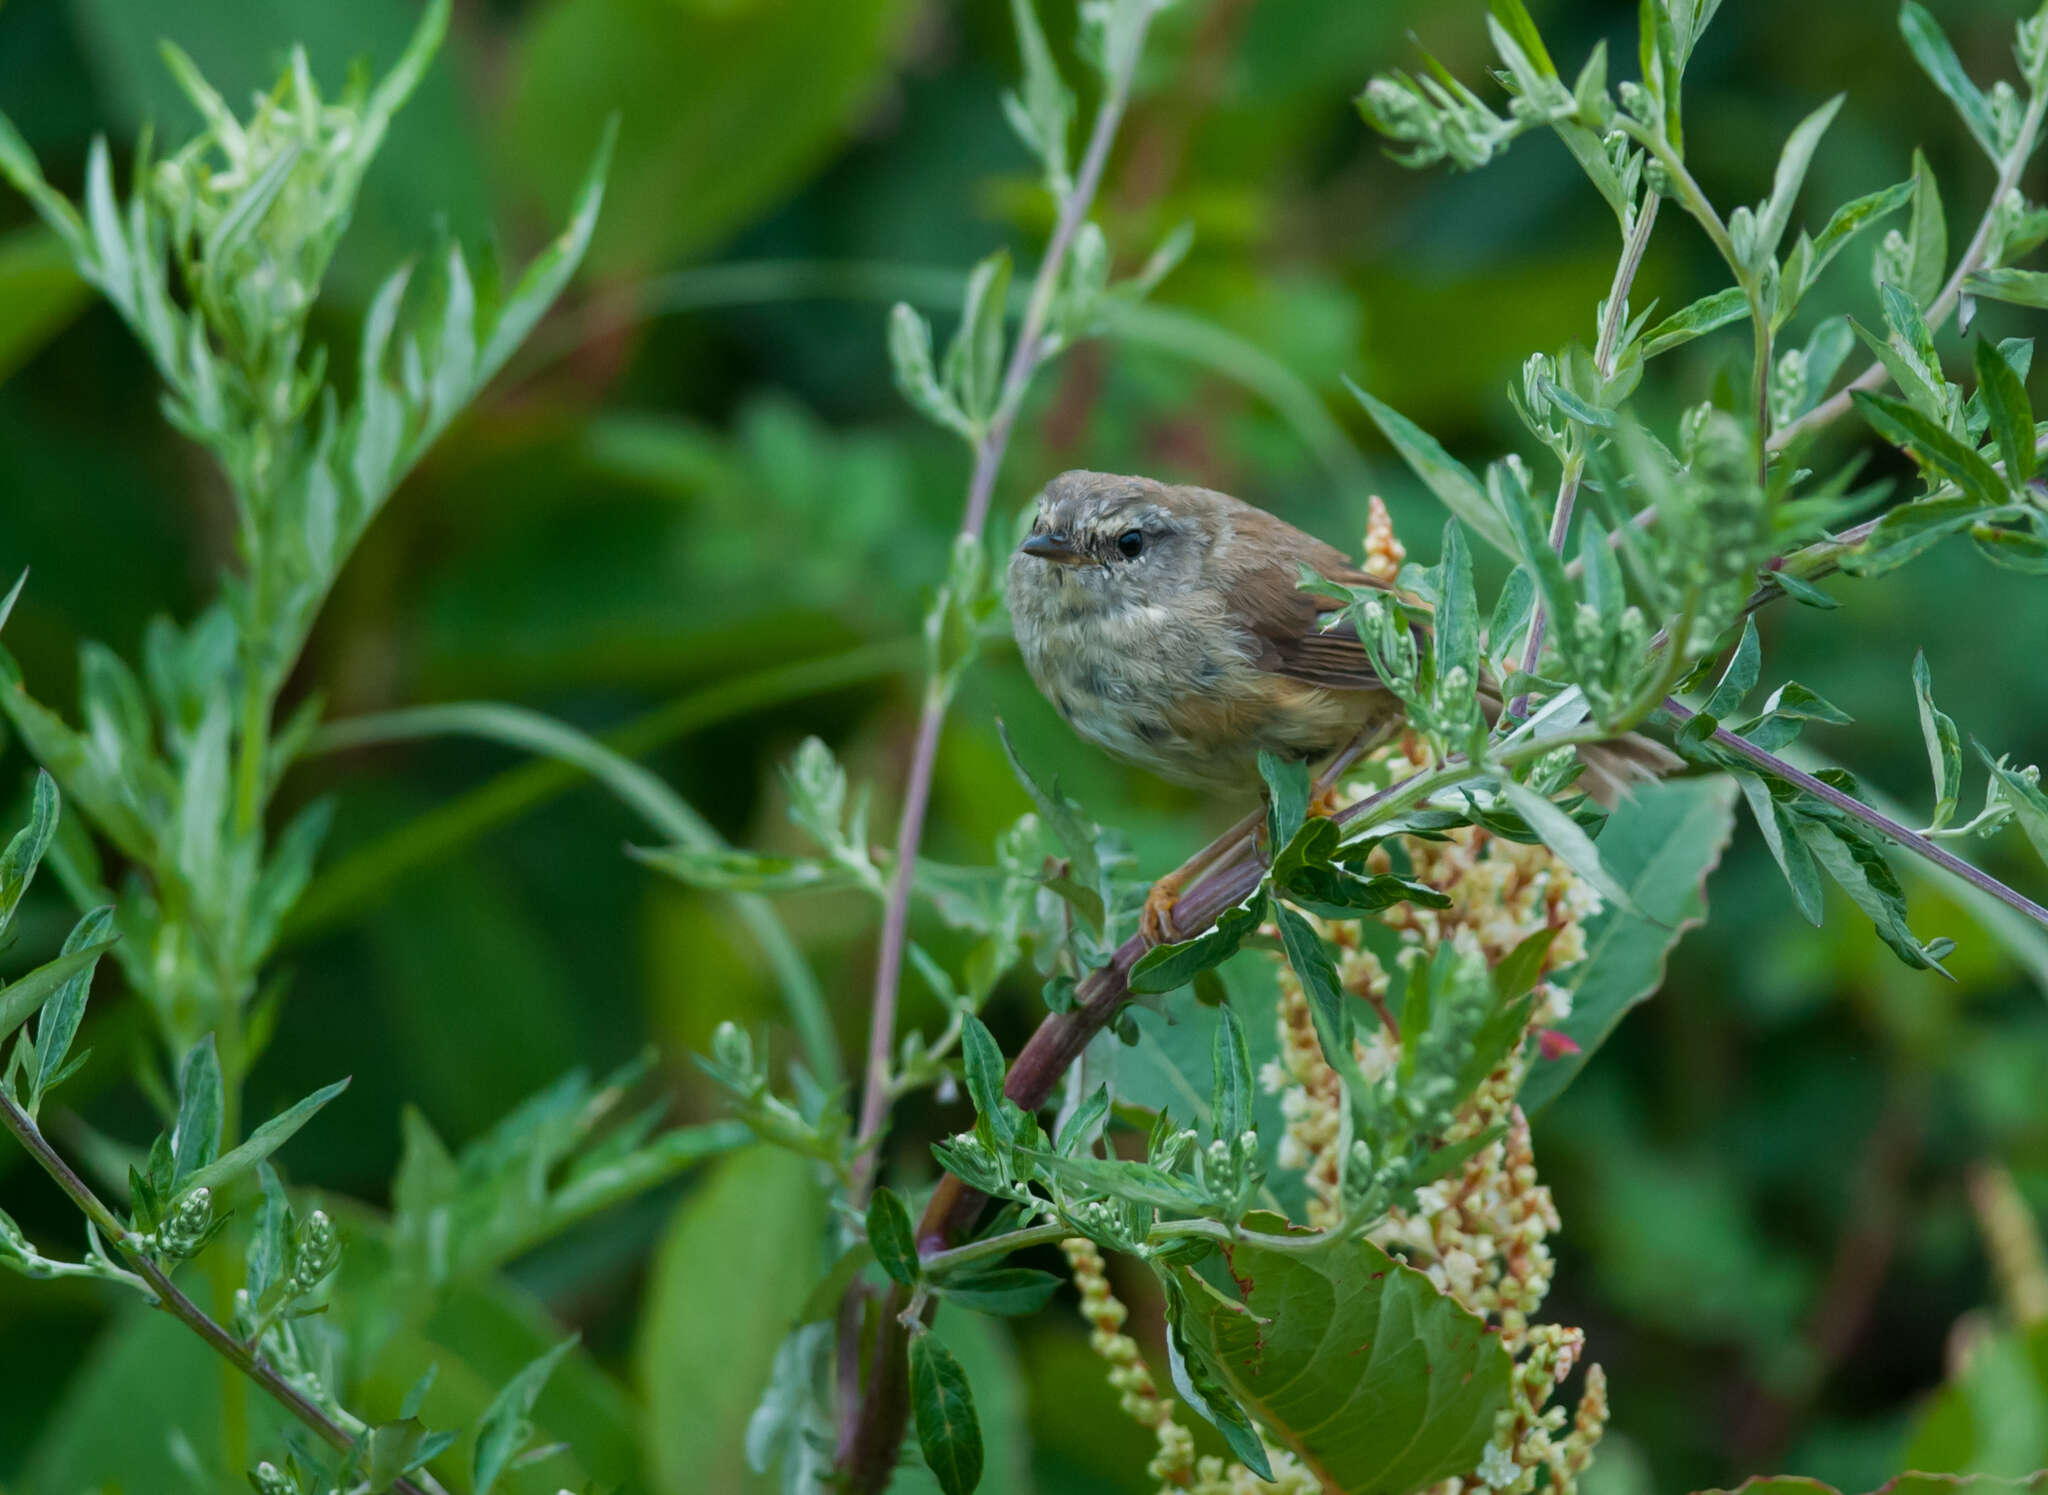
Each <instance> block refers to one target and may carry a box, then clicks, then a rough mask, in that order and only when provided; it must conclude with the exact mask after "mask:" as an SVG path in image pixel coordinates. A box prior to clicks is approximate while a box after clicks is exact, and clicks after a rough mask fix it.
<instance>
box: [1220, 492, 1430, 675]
mask: <svg viewBox="0 0 2048 1495" xmlns="http://www.w3.org/2000/svg"><path fill="white" fill-rule="evenodd" d="M1231 522H1232V526H1233V528H1234V529H1235V531H1236V534H1235V536H1234V537H1233V538H1234V541H1235V543H1233V544H1232V545H1231V546H1230V547H1229V551H1228V553H1227V555H1226V556H1225V557H1223V559H1224V561H1225V562H1226V564H1227V565H1228V570H1229V571H1230V572H1231V573H1232V574H1231V575H1229V576H1228V577H1227V581H1228V586H1227V595H1228V596H1229V598H1230V607H1231V611H1232V613H1233V614H1234V616H1235V617H1236V619H1237V621H1238V623H1239V624H1240V625H1241V626H1242V627H1243V628H1244V629H1245V631H1246V632H1247V633H1249V634H1250V635H1251V637H1252V639H1253V641H1254V645H1255V647H1256V649H1257V651H1258V652H1257V653H1256V654H1255V656H1254V658H1253V663H1254V664H1256V665H1257V666H1258V667H1259V668H1260V669H1262V670H1265V671H1267V672H1268V673H1270V674H1274V675H1282V676H1285V677H1287V678H1288V679H1291V680H1300V681H1303V682H1305V683H1306V684H1309V685H1320V686H1322V687H1324V688H1325V689H1328V690H1383V689H1385V687H1384V686H1382V685H1381V684H1380V677H1379V673H1378V672H1377V671H1376V670H1374V669H1373V667H1372V660H1371V659H1370V658H1368V657H1367V655H1366V652H1365V646H1364V645H1363V644H1362V643H1360V642H1359V639H1358V630H1357V629H1356V628H1354V627H1353V626H1352V625H1351V624H1350V623H1348V622H1333V621H1332V620H1331V619H1330V617H1329V616H1328V615H1329V614H1330V613H1332V612H1334V611H1336V609H1337V604H1336V603H1334V602H1331V601H1330V600H1329V599H1327V598H1323V597H1317V596H1315V595H1313V594H1311V593H1309V592H1304V591H1302V590H1301V588H1300V586H1299V585H1298V582H1299V581H1300V578H1301V572H1300V566H1301V565H1302V564H1306V565H1308V566H1309V567H1311V568H1312V569H1314V570H1315V571H1316V572H1317V573H1318V574H1319V575H1321V576H1324V577H1326V578H1328V579H1329V580H1331V581H1335V582H1342V583H1344V584H1345V585H1347V586H1358V587H1379V588H1381V589H1382V590H1386V591H1391V590H1392V588H1391V587H1389V586H1388V585H1387V584H1386V583H1385V582H1383V581H1381V580H1379V579H1378V578H1377V577H1373V576H1368V575H1367V574H1366V573H1365V572H1363V571H1360V570H1359V569H1358V567H1357V566H1356V565H1354V564H1353V563H1352V561H1351V559H1350V558H1349V557H1348V556H1346V555H1345V554H1344V553H1343V552H1342V551H1340V550H1338V549H1337V548H1336V547H1335V546H1332V545H1325V544H1324V543H1323V542H1322V541H1320V540H1317V539H1314V538H1312V537H1311V536H1308V535H1305V534H1303V533H1302V532H1301V531H1300V530H1297V529H1295V528H1294V527H1293V526H1292V525H1290V524H1288V523H1286V522H1285V521H1284V520H1280V519H1276V518H1274V517H1273V516H1272V515H1271V514H1268V513H1266V512H1265V511H1264V510H1263V509H1254V508H1252V507H1251V506H1250V505H1243V506H1241V507H1240V508H1239V509H1237V510H1235V511H1233V512H1232V514H1231ZM1275 555H1282V556H1286V557H1287V560H1286V561H1284V562H1279V561H1274V560H1271V559H1270V557H1273V556H1275ZM1233 562H1234V564H1229V563H1233ZM1326 624H1330V625H1331V626H1330V627H1329V629H1328V631H1327V632H1325V631H1324V628H1325V625H1326Z"/></svg>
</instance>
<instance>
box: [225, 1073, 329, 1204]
mask: <svg viewBox="0 0 2048 1495" xmlns="http://www.w3.org/2000/svg"><path fill="white" fill-rule="evenodd" d="M346 1089H348V1081H347V1080H336V1081H335V1082H334V1083H333V1084H332V1085H328V1086H326V1087H324V1088H323V1089H320V1090H316V1091H314V1092H313V1093H312V1094H311V1095H309V1096H307V1097H306V1098H305V1099H304V1100H302V1101H300V1102H299V1103H298V1104H297V1105H295V1106H293V1107H291V1108H290V1109H289V1110H287V1111H284V1112H281V1113H280V1114H278V1115H276V1116H273V1117H271V1118H270V1120H268V1121H266V1122H264V1123H263V1125H261V1126H259V1127H257V1128H256V1130H255V1131H253V1132H251V1133H249V1137H248V1140H247V1141H245V1142H243V1143H242V1145H241V1146H239V1147H236V1148H233V1149H232V1150H230V1151H228V1152H225V1153H223V1154H221V1156H220V1157H218V1158H216V1159H214V1160H213V1161H212V1162H211V1163H208V1164H207V1165H206V1166H205V1167H203V1168H196V1169H194V1170H193V1171H192V1173H191V1175H190V1176H189V1177H187V1178H186V1179H185V1188H186V1189H188V1190H189V1189H198V1188H208V1189H212V1190H213V1191H214V1192H215V1193H216V1194H217V1193H219V1192H220V1190H221V1188H222V1186H224V1185H226V1184H228V1183H230V1182H232V1181H233V1180H235V1179H237V1178H239V1177H241V1175H243V1174H244V1173H247V1172H248V1171H249V1170H250V1169H251V1168H254V1167H255V1166H256V1165H257V1164H258V1163H260V1162H262V1161H263V1160H264V1159H265V1158H267V1157H269V1156H270V1155H271V1154H272V1153H274V1152H276V1151H277V1150H278V1149H279V1148H280V1147H282V1146H284V1145H285V1143H287V1142H289V1141H291V1139H292V1136H293V1134H294V1133H296V1132H297V1131H298V1129H299V1128H300V1127H302V1126H304V1125H305V1124H306V1123H307V1122H309V1121H311V1120H312V1119H313V1117H314V1115H315V1113H317V1112H318V1111H319V1110H320V1108H321V1107H322V1106H324V1105H326V1104H327V1103H328V1102H329V1101H331V1100H333V1099H334V1098H335V1097H336V1096H337V1095H339V1094H341V1092H342V1091H344V1090H346Z"/></svg>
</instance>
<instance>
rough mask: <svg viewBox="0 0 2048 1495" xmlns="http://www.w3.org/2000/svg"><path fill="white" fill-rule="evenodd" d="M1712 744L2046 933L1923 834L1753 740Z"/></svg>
mask: <svg viewBox="0 0 2048 1495" xmlns="http://www.w3.org/2000/svg"><path fill="white" fill-rule="evenodd" d="M1664 710H1665V711H1666V712H1668V713H1669V714H1670V715H1671V717H1672V718H1673V719H1674V720H1675V721H1677V722H1678V723H1679V724H1680V725H1683V724H1684V723H1686V722H1689V721H1691V720H1692V719H1693V717H1694V716H1696V715H1697V714H1698V713H1696V712H1695V711H1693V710H1692V709H1691V708H1690V707H1687V706H1683V705H1680V704H1679V703H1678V702H1677V701H1675V700H1673V699H1671V698H1670V697H1668V696H1667V697H1666V698H1665V700H1664ZM1713 741H1714V743H1715V744H1716V745H1717V746H1719V747H1722V748H1725V749H1726V750H1727V751H1729V752H1731V753H1733V754H1734V755H1735V756H1736V757H1738V758H1741V759H1744V760H1745V761H1747V762H1749V763H1753V764H1755V765H1756V766H1757V767H1758V768H1760V769H1762V770H1763V771H1764V772H1765V773H1768V774H1770V775H1772V776H1773V777H1775V778H1780V779H1783V780H1784V781H1785V782H1786V783H1788V784H1794V785H1797V786H1798V787H1799V788H1801V789H1804V790H1805V791H1806V792H1807V793H1808V794H1811V795H1812V796H1813V797H1814V798H1816V799H1818V800H1821V801H1823V802H1825V803H1827V804H1830V805H1832V806H1834V807H1835V808H1836V809H1837V810H1840V811H1841V812H1842V813H1843V814H1845V815H1850V816H1853V817H1854V818H1856V819H1857V820H1860V821H1862V822H1863V823H1864V824H1865V825H1867V826H1869V827H1870V828H1871V829H1872V830H1875V831H1877V832H1878V833H1879V834H1880V835H1882V836H1884V837H1885V839H1887V840H1889V841H1895V842H1897V843H1898V844H1899V845H1900V846H1903V847H1905V848H1906V850H1908V851H1910V852H1912V853H1913V854H1914V855H1916V856H1919V857H1923V858H1925V859H1926V860H1927V861H1930V862H1932V863H1933V864H1934V865H1935V866H1937V867H1939V868H1941V869H1942V870H1943V871H1944V872H1948V873H1951V874H1953V875H1954V876H1956V877H1960V878H1961V879H1962V880H1963V881H1964V882H1966V883H1968V884H1969V885H1970V886H1971V887H1973V888H1976V889H1977V890H1978V891H1979V892H1983V893H1988V894H1990V895H1991V896H1992V897H1993V898H1996V899H1997V900H1998V901H1999V902H2000V903H2003V904H2006V905H2007V906H2008V907H2011V908H2014V909H2017V910H2018V911H2019V912H2021V913H2023V914H2025V915H2026V916H2027V917H2028V918H2030V919H2032V920H2034V921H2035V922H2036V923H2038V924H2040V925H2042V926H2043V927H2048V908H2043V907H2041V905H2040V904H2038V903H2036V902H2034V901H2033V900H2032V899H2031V898H2027V897H2025V896H2024V895H2022V894H2020V893H2016V892H2014V891H2013V890H2012V889H2011V888H2008V887H2007V886H2006V885H2005V884H2004V883H2002V882H2000V881H1999V880H1998V879H1997V878H1995V877H1993V876H1992V875H1991V874H1990V873H1988V872H1984V871H1981V870H1979V869H1978V868H1976V867H1973V866H1971V865H1970V864H1969V863H1968V862H1966V861H1964V860H1963V859H1962V858H1961V857H1958V856H1955V855H1953V854H1952V853H1950V852H1948V851H1946V850H1944V849H1943V848H1942V847H1940V846H1937V845H1936V844H1935V843H1934V842H1932V841H1930V840H1928V839H1927V838H1926V837H1925V836H1923V835H1921V834H1920V833H1919V832H1918V831H1915V830H1911V829H1908V828H1907V827H1906V826H1904V825H1901V824H1900V823H1899V822H1898V821H1896V820H1894V819H1892V818H1891V817H1890V816H1889V815H1884V814H1880V813H1879V812H1878V811H1876V810H1873V809H1872V808H1871V807H1870V806H1869V805H1866V804H1864V803H1863V802H1862V801H1861V800H1859V799H1857V798H1855V797H1854V796H1852V795H1848V794H1844V793H1843V792H1842V791H1841V790H1839V789H1837V788H1835V786H1834V785H1832V784H1830V783H1827V782H1826V781H1824V780H1822V779H1817V778H1815V777H1814V776H1813V775H1812V774H1810V773H1807V772H1805V771H1804V770H1802V769H1797V768H1794V767H1793V766H1792V765H1791V764H1789V763H1787V762H1786V761H1785V760H1784V759H1783V758H1780V757H1778V756H1777V755H1776V754H1774V753H1769V752H1766V751H1765V750H1764V749H1762V748H1760V747H1758V746H1757V745H1756V744H1755V743H1753V742H1751V741H1750V740H1749V739H1748V738H1746V737H1739V736H1737V735H1736V734H1735V733H1733V732H1730V731H1729V730H1728V729H1727V728H1726V727H1716V728H1715V729H1714V734H1713Z"/></svg>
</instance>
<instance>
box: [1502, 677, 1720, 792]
mask: <svg viewBox="0 0 2048 1495" xmlns="http://www.w3.org/2000/svg"><path fill="white" fill-rule="evenodd" d="M1479 709H1480V710H1481V711H1483V712H1485V713H1486V720H1487V722H1488V724H1489V725H1490V724H1492V723H1493V722H1497V721H1499V720H1500V714H1501V711H1502V710H1503V709H1504V707H1503V703H1502V701H1501V698H1500V691H1499V690H1498V689H1497V688H1496V687H1495V686H1494V685H1493V683H1492V682H1491V681H1488V682H1487V683H1486V684H1485V685H1483V686H1481V687H1480V690H1479ZM1578 756H1579V762H1580V763H1582V764H1584V765H1585V771H1584V772H1583V773H1581V774H1580V775H1579V788H1581V789H1583V790H1585V791H1586V793H1588V794H1590V795H1592V796H1593V798H1594V800H1595V801H1597V802H1598V803H1600V804H1602V805H1605V806H1606V807H1607V808H1608V809H1610V810H1611V809H1613V808H1614V807H1615V806H1616V805H1617V804H1619V803H1620V802H1621V801H1622V800H1623V799H1626V798H1627V797H1628V793H1629V791H1630V790H1631V789H1633V788H1634V787H1635V786H1636V785H1638V784H1646V783H1648V782H1650V780H1652V779H1661V778H1662V777H1664V775H1665V774H1667V773H1674V772H1676V771H1677V770H1679V769H1681V768H1683V767H1685V760H1684V759H1683V758H1681V757H1679V756H1678V754H1676V753H1674V752H1672V751H1671V749H1670V748H1668V747H1666V746H1664V744H1663V743H1661V742H1658V741H1657V740H1656V739H1655V738H1651V737H1645V736H1644V735H1643V734H1642V733H1640V732H1627V733H1624V734H1622V735H1621V736H1620V737H1610V738H1608V739H1607V740H1606V741H1604V742H1582V743H1580V744H1579V747H1578Z"/></svg>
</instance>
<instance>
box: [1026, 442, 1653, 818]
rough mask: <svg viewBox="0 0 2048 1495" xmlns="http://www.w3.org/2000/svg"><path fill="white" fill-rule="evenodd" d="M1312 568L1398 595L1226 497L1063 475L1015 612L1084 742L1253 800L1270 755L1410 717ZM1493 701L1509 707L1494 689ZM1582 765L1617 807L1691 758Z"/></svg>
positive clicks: (1609, 748) (1619, 748)
mask: <svg viewBox="0 0 2048 1495" xmlns="http://www.w3.org/2000/svg"><path fill="white" fill-rule="evenodd" d="M1304 566H1307V567H1308V568H1309V569H1311V570H1313V571H1315V572H1316V573H1317V574H1319V575H1321V576H1324V577H1326V578H1328V579H1329V580H1332V581H1337V582H1343V583H1346V584H1348V585H1351V586H1375V587H1382V588H1384V587H1385V585H1386V584H1385V583H1384V582H1382V581H1379V580H1377V579H1375V578H1373V577H1371V576H1368V575H1366V574H1365V573H1364V572H1363V571H1360V570H1359V569H1358V567H1357V566H1356V565H1355V564H1354V563H1353V562H1352V561H1351V560H1350V558H1349V557H1347V556H1346V555H1344V553H1343V552H1342V551H1340V550H1338V549H1337V548H1336V547H1334V546H1331V545H1326V544H1324V543H1323V542H1322V541H1321V540H1318V539H1316V538H1315V537H1314V536H1312V535H1306V534H1303V533H1302V532H1301V531H1300V530H1298V529H1296V528H1295V527H1294V526H1293V525H1291V524H1288V523H1286V522H1285V521H1284V520H1281V519H1277V518H1275V517H1274V516H1273V515H1271V514H1268V513H1267V512H1265V511H1264V510H1263V509H1257V508H1254V507H1252V506H1251V505H1250V504H1247V503H1244V502H1241V501H1240V500H1238V499H1235V498H1232V497H1230V496H1229V495H1228V494H1225V493H1217V492H1215V491H1213V490H1211V489H1208V488H1195V487H1176V486H1170V485H1168V484H1165V483H1159V482H1155V481H1153V480H1152V479H1150V478H1143V477H1119V476H1115V475H1113V474H1109V473H1099V472H1066V473H1062V474H1060V475H1059V476H1058V477H1056V478H1054V479H1053V480H1052V481H1051V482H1050V483H1048V484H1046V487H1045V491H1044V492H1043V493H1042V494H1041V495H1040V496H1039V500H1038V511H1037V514H1036V516H1035V518H1034V521H1033V524H1032V528H1031V533H1030V535H1029V536H1028V537H1027V538H1026V539H1025V541H1024V543H1023V544H1022V545H1020V546H1019V547H1018V550H1017V553H1016V554H1015V555H1014V556H1013V557H1012V558H1011V560H1010V571H1009V603H1010V615H1011V618H1012V619H1013V621H1014V624H1015V628H1016V634H1017V644H1018V647H1019V648H1020V649H1021V650H1022V652H1023V655H1024V664H1025V667H1026V668H1027V669H1029V670H1030V672H1031V678H1032V679H1033V680H1035V681H1036V682H1037V683H1038V688H1039V689H1040V690H1042V691H1043V692H1044V693H1045V695H1046V698H1047V699H1048V700H1050V701H1051V702H1052V703H1053V705H1054V707H1055V708H1056V709H1057V710H1058V711H1059V713H1060V714H1061V715H1062V716H1064V717H1065V718H1066V719H1067V721H1068V722H1069V723H1071V724H1072V726H1073V728H1074V730H1075V731H1077V732H1079V733H1080V734H1081V735H1082V736H1083V737H1086V738H1087V739H1088V740H1089V741H1091V742H1094V743H1097V744H1099V745H1100V746H1102V747H1104V748H1106V749H1107V750H1108V751H1109V752H1111V753H1112V754H1114V755H1116V756H1117V757H1120V758H1124V759H1127V760H1129V761H1130V762H1133V763H1136V764H1138V765H1140V766H1141V767H1144V768H1147V769H1150V770H1151V771H1152V772H1154V773H1156V774H1158V775H1159V776H1160V777H1162V778H1166V779H1171V780H1173V781H1175V782H1177V783H1183V784H1191V785H1195V786H1196V787H1199V788H1207V789H1216V790H1237V791H1251V790H1255V789H1257V788H1258V786H1259V782H1260V781H1259V772H1258V755H1259V752H1260V750H1261V749H1266V750H1269V751H1272V752H1275V753H1279V754H1282V755H1284V756H1290V757H1295V758H1301V759H1308V760H1320V759H1323V758H1327V757H1329V756H1331V755H1333V754H1335V753H1337V752H1339V751H1340V750H1342V749H1343V748H1345V747H1346V746H1348V745H1349V744H1351V743H1352V742H1353V740H1354V739H1356V738H1358V737H1360V736H1364V737H1366V738H1368V739H1370V738H1372V737H1374V736H1377V735H1379V734H1380V733H1382V732H1386V731H1391V730H1392V729H1393V728H1394V727H1396V726H1397V725H1398V724H1399V722H1400V720H1401V703H1400V701H1399V699H1398V698H1396V697H1395V696H1394V695H1393V694H1392V693H1391V692H1390V691H1387V690H1386V689H1384V688H1383V687H1382V686H1381V684H1380V681H1379V677H1378V676H1377V675H1376V674H1375V673H1374V671H1373V667H1372V661H1371V660H1370V658H1368V656H1367V654H1366V651H1365V648H1364V646H1363V645H1362V644H1361V643H1360V642H1359V640H1358V637H1357V635H1356V633H1355V632H1354V631H1353V630H1352V629H1351V627H1350V625H1349V624H1337V625H1336V626H1334V627H1330V628H1329V629H1328V631H1325V629H1326V625H1328V624H1329V623H1330V621H1331V620H1330V619H1329V617H1328V614H1329V613H1330V612H1331V611H1333V610H1334V609H1335V606H1336V605H1335V604H1334V603H1331V602H1329V601H1327V600H1325V599H1322V598H1319V597H1316V596H1314V595H1312V594H1310V593H1308V592H1304V591H1302V590H1301V588H1300V586H1299V582H1300V579H1301V569H1302V567H1304ZM1482 704H1483V705H1485V706H1486V707H1487V709H1488V712H1489V715H1497V714H1498V712H1499V710H1500V700H1499V697H1498V695H1497V693H1493V692H1491V691H1487V692H1484V693H1483V694H1482ZM1582 756H1583V757H1585V758H1586V760H1587V764H1588V773H1587V775H1586V777H1585V780H1584V783H1585V786H1586V787H1587V788H1589V789H1590V790H1591V791H1592V792H1594V793H1595V794H1596V795H1598V796H1601V797H1603V798H1607V799H1609V800H1610V802H1611V798H1612V796H1613V795H1615V794H1617V793H1619V792H1621V791H1622V790H1623V789H1624V788H1625V786H1626V784H1627V783H1628V782H1629V781H1630V780H1631V779H1637V778H1642V777H1647V776H1649V775H1651V774H1653V773H1657V772H1664V771H1668V770H1669V769H1670V768H1671V767H1673V766H1675V765H1676V763H1677V759H1676V758H1675V757H1673V756H1672V755H1671V754H1670V753H1669V751H1668V750H1666V749H1664V748H1662V747H1659V746H1658V745H1657V744H1655V743H1652V742H1648V741H1647V740H1646V739H1641V738H1632V739H1624V740H1623V741H1621V742H1617V743H1613V744H1602V745H1600V749H1599V750H1597V751H1588V752H1585V753H1582Z"/></svg>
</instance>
